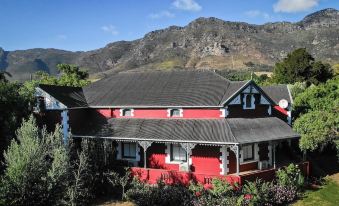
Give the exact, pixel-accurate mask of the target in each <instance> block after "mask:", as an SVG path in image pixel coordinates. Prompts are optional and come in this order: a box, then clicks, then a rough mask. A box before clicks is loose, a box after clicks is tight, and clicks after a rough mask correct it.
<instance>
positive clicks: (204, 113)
mask: <svg viewBox="0 0 339 206" xmlns="http://www.w3.org/2000/svg"><path fill="white" fill-rule="evenodd" d="M96 111H97V112H98V113H100V114H101V115H102V116H104V117H106V118H145V119H147V118H150V119H153V118H154V119H158V118H171V117H168V116H167V109H166V108H163V109H134V112H133V113H134V116H133V117H121V116H120V109H104V108H103V109H97V110H96ZM220 115H221V111H220V110H219V109H218V108H216V109H183V117H175V118H187V119H199V118H206V119H209V118H213V119H218V118H222V117H220Z"/></svg>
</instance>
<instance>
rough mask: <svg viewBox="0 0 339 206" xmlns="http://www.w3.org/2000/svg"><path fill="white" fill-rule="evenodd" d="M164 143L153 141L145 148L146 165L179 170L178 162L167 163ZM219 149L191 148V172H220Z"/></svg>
mask: <svg viewBox="0 0 339 206" xmlns="http://www.w3.org/2000/svg"><path fill="white" fill-rule="evenodd" d="M165 150H166V145H165V144H158V143H154V144H152V146H151V147H150V148H148V150H147V167H148V168H154V169H167V170H175V171H179V164H167V163H166V162H165V158H166V153H165ZM219 151H220V149H219V147H213V146H201V145H198V146H196V147H195V148H194V149H193V150H192V155H191V158H192V166H191V170H192V172H195V173H197V174H209V175H219V174H220V171H221V169H220V159H219V158H220V155H221V154H220V152H219Z"/></svg>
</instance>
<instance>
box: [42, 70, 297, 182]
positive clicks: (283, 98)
mask: <svg viewBox="0 0 339 206" xmlns="http://www.w3.org/2000/svg"><path fill="white" fill-rule="evenodd" d="M36 95H37V97H38V99H39V103H40V104H39V107H38V108H40V110H39V111H40V112H43V113H44V114H45V117H47V116H48V117H52V116H53V117H54V119H56V120H55V121H61V122H62V125H63V129H64V135H65V141H67V138H68V134H69V133H68V132H69V131H71V136H70V138H105V139H110V140H113V141H114V142H115V151H116V159H117V160H121V161H125V162H127V163H128V164H129V165H130V166H131V167H132V170H133V171H134V174H135V175H138V176H139V177H140V178H141V179H144V180H146V181H149V182H151V183H154V182H155V181H156V180H157V179H158V178H162V179H163V180H165V181H168V182H175V181H180V182H183V183H186V182H187V181H189V180H191V179H195V180H197V181H199V182H202V183H209V181H210V180H211V178H213V177H224V178H226V179H228V180H230V181H241V180H244V179H253V178H255V177H265V178H270V177H272V175H274V169H275V168H276V167H278V166H280V165H282V164H283V163H288V162H291V161H297V160H296V159H294V158H290V159H288V158H285V156H290V155H291V154H292V153H293V149H292V148H293V142H295V141H298V138H299V135H298V134H297V133H295V132H294V131H292V129H291V127H290V125H289V124H290V123H291V104H292V103H293V101H292V97H291V94H290V91H289V89H288V87H287V86H286V85H277V86H267V87H259V86H258V85H257V84H255V83H254V82H253V81H251V80H250V81H229V80H227V79H225V78H224V77H222V76H219V75H218V74H216V73H214V72H211V71H207V70H178V71H152V72H149V71H143V72H121V73H118V74H115V75H111V76H108V77H106V78H104V79H101V80H99V81H97V82H95V83H92V84H90V85H89V86H86V87H83V88H75V87H63V86H48V85H40V86H39V87H38V88H37V89H36ZM279 105H280V106H279ZM55 114H57V115H58V116H55ZM60 114H61V115H60ZM57 117H61V118H57ZM46 119H47V118H46ZM48 121H49V123H51V120H48ZM276 148H277V150H279V154H281V155H280V156H281V158H280V160H279V161H280V162H277V161H276Z"/></svg>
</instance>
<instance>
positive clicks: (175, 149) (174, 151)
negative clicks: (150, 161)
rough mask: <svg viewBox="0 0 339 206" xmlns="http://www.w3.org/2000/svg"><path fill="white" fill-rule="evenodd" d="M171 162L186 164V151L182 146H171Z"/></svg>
mask: <svg viewBox="0 0 339 206" xmlns="http://www.w3.org/2000/svg"><path fill="white" fill-rule="evenodd" d="M171 161H180V162H186V161H187V155H186V150H184V148H182V147H181V146H180V145H176V144H171Z"/></svg>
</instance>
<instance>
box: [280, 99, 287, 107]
mask: <svg viewBox="0 0 339 206" xmlns="http://www.w3.org/2000/svg"><path fill="white" fill-rule="evenodd" d="M279 107H281V108H283V109H286V108H287V107H288V101H287V100H286V99H281V100H280V101H279Z"/></svg>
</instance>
